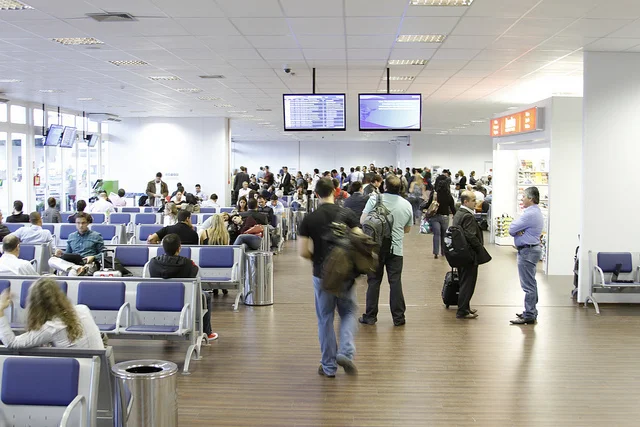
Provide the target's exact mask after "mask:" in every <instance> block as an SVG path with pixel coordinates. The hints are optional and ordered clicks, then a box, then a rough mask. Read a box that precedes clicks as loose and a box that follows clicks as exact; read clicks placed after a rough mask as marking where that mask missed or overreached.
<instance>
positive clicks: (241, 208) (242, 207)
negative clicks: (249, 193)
mask: <svg viewBox="0 0 640 427" xmlns="http://www.w3.org/2000/svg"><path fill="white" fill-rule="evenodd" d="M236 208H237V210H238V213H240V212H246V211H247V198H246V197H244V196H242V197H240V198H239V199H238V204H237V206H236Z"/></svg>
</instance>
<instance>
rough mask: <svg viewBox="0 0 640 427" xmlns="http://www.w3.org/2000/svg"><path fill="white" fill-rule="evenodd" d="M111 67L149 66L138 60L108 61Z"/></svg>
mask: <svg viewBox="0 0 640 427" xmlns="http://www.w3.org/2000/svg"><path fill="white" fill-rule="evenodd" d="M109 62H110V63H112V64H113V65H117V66H118V67H141V66H144V65H149V64H148V63H147V62H144V61H140V60H137V59H136V60H128V61H109Z"/></svg>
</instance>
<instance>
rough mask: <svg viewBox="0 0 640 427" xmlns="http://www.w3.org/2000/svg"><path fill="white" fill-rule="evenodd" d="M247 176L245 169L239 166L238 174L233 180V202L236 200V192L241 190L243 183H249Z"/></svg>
mask: <svg viewBox="0 0 640 427" xmlns="http://www.w3.org/2000/svg"><path fill="white" fill-rule="evenodd" d="M250 181H251V180H250V179H249V174H248V173H247V168H246V167H244V166H240V172H238V173H237V174H236V177H235V179H234V180H233V196H234V200H233V201H237V200H238V192H239V191H240V189H241V188H242V183H243V182H250Z"/></svg>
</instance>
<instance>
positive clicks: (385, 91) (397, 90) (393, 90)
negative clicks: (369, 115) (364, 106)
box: [378, 89, 405, 93]
mask: <svg viewBox="0 0 640 427" xmlns="http://www.w3.org/2000/svg"><path fill="white" fill-rule="evenodd" d="M378 92H380V93H387V90H386V89H378ZM389 92H391V93H404V92H405V90H404V89H391V90H390V91H389Z"/></svg>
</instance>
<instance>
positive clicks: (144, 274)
mask: <svg viewBox="0 0 640 427" xmlns="http://www.w3.org/2000/svg"><path fill="white" fill-rule="evenodd" d="M150 275H151V273H149V261H147V262H146V263H145V264H144V267H142V278H143V279H146V278H148V277H151V276H150Z"/></svg>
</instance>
